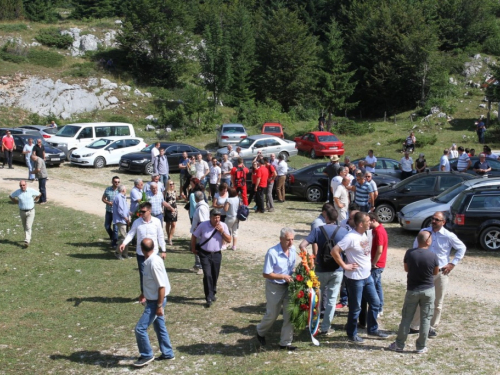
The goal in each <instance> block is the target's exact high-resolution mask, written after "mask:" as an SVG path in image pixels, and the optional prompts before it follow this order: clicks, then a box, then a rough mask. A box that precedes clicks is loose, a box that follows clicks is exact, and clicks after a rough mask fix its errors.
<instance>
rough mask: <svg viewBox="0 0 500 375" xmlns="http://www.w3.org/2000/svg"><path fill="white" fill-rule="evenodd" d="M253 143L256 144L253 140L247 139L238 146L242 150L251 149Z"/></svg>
mask: <svg viewBox="0 0 500 375" xmlns="http://www.w3.org/2000/svg"><path fill="white" fill-rule="evenodd" d="M253 142H254V140H253V139H251V138H245V139H242V140H241V141H240V143H238V146H239V147H241V148H250V146H251V145H252V143H253Z"/></svg>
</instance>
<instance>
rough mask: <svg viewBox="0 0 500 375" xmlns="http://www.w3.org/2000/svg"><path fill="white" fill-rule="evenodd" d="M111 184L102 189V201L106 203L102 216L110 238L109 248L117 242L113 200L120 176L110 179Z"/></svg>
mask: <svg viewBox="0 0 500 375" xmlns="http://www.w3.org/2000/svg"><path fill="white" fill-rule="evenodd" d="M111 183H112V185H111V186H108V187H107V188H106V190H104V194H103V195H102V198H101V200H102V202H103V203H104V204H105V205H106V216H105V217H104V228H105V229H106V232H108V236H109V239H110V240H111V248H112V249H114V248H115V247H116V243H117V242H118V227H117V226H116V225H113V201H114V200H115V197H116V195H117V194H118V185H120V177H118V176H114V177H113V178H112V179H111Z"/></svg>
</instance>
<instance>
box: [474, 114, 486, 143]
mask: <svg viewBox="0 0 500 375" xmlns="http://www.w3.org/2000/svg"><path fill="white" fill-rule="evenodd" d="M485 132H486V126H485V125H484V122H483V118H482V117H481V118H479V120H477V121H476V134H477V141H478V142H479V143H481V144H484V133H485Z"/></svg>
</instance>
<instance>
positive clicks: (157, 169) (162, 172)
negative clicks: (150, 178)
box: [153, 148, 169, 186]
mask: <svg viewBox="0 0 500 375" xmlns="http://www.w3.org/2000/svg"><path fill="white" fill-rule="evenodd" d="M153 171H154V173H158V174H159V177H160V181H161V183H162V184H163V186H167V181H168V173H169V165H168V159H167V157H166V156H165V149H163V148H160V154H159V155H158V156H157V157H156V161H155V163H154V164H153Z"/></svg>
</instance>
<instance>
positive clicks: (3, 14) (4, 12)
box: [0, 0, 24, 21]
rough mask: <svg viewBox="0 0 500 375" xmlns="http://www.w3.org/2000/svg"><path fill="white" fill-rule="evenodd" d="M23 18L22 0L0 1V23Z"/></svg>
mask: <svg viewBox="0 0 500 375" xmlns="http://www.w3.org/2000/svg"><path fill="white" fill-rule="evenodd" d="M23 17H24V7H23V0H0V21H6V20H18V19H21V18H23Z"/></svg>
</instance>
